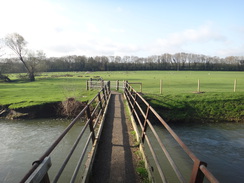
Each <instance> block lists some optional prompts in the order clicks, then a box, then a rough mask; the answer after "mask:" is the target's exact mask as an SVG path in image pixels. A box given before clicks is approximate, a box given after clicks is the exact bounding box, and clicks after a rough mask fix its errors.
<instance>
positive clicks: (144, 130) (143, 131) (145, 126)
mask: <svg viewBox="0 0 244 183" xmlns="http://www.w3.org/2000/svg"><path fill="white" fill-rule="evenodd" d="M149 109H150V106H149V105H148V106H147V112H146V116H145V120H144V124H143V129H142V137H141V140H142V143H144V139H145V133H146V131H147V126H148V124H147V119H148V115H149Z"/></svg>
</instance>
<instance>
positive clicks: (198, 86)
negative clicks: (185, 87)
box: [197, 79, 200, 93]
mask: <svg viewBox="0 0 244 183" xmlns="http://www.w3.org/2000/svg"><path fill="white" fill-rule="evenodd" d="M197 92H198V93H200V80H199V79H198V84H197Z"/></svg>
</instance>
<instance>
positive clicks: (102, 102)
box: [20, 81, 111, 183]
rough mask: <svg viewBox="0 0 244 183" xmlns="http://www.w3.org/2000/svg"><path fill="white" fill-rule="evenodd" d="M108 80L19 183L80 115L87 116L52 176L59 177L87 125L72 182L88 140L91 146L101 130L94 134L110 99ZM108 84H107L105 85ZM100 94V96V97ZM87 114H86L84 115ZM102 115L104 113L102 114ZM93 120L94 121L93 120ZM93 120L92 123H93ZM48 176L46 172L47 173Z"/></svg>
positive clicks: (58, 141) (30, 171)
mask: <svg viewBox="0 0 244 183" xmlns="http://www.w3.org/2000/svg"><path fill="white" fill-rule="evenodd" d="M109 84H110V83H109V81H108V83H107V84H106V85H104V88H102V89H101V90H100V91H99V92H98V94H97V95H96V96H95V97H94V98H93V99H92V100H91V101H90V102H89V103H88V104H87V105H86V106H85V107H84V108H83V109H82V111H81V112H80V113H79V114H78V115H77V116H76V118H75V119H74V120H72V122H71V123H70V124H69V125H68V126H67V127H66V129H65V130H64V132H63V133H61V134H60V136H59V137H58V138H57V139H56V140H55V141H54V142H53V144H52V145H51V146H50V147H49V148H48V149H47V150H46V152H45V153H44V154H43V155H42V156H41V157H40V158H39V159H38V160H37V161H35V162H34V163H33V165H32V167H31V169H30V170H29V171H28V172H27V173H26V175H25V176H24V177H23V178H22V180H21V181H20V183H24V182H26V180H27V179H28V178H29V177H30V176H32V174H33V172H34V171H35V170H36V169H37V168H38V167H39V165H40V164H41V163H42V162H43V160H44V159H45V158H46V157H48V156H49V155H50V154H51V153H52V152H53V150H54V149H55V148H56V147H57V145H58V144H59V143H60V142H61V141H62V139H63V138H64V137H65V136H66V134H68V133H69V131H70V130H71V129H72V127H73V126H74V125H75V124H76V123H77V122H78V121H79V120H80V118H81V117H85V116H86V117H87V121H86V123H85V125H84V126H83V128H82V130H81V132H80V133H79V135H78V137H77V138H76V140H75V142H74V144H73V146H72V147H71V149H70V152H69V153H68V154H67V156H66V158H65V160H64V162H63V164H62V166H61V167H60V169H59V170H58V172H57V174H56V176H55V177H54V181H53V182H57V181H58V179H59V177H60V176H61V174H62V172H63V170H64V168H65V167H66V165H67V163H68V161H69V159H70V158H71V156H72V154H73V152H74V150H75V149H76V147H77V145H78V144H79V142H80V139H81V138H82V137H83V134H84V132H85V131H86V130H87V127H88V126H89V129H90V135H89V136H88V138H87V142H86V144H85V146H84V148H83V151H82V153H81V155H80V159H79V161H78V163H77V165H76V168H75V171H74V174H73V176H72V179H71V182H74V181H75V179H76V176H77V173H78V171H79V169H80V165H81V163H82V162H83V159H84V156H85V153H86V151H87V149H88V145H89V142H90V140H92V143H93V146H94V142H97V140H96V139H95V138H97V137H98V136H99V134H98V133H100V132H101V130H100V129H99V130H98V133H97V134H96V131H95V129H96V128H98V126H97V124H98V121H99V120H100V118H101V115H102V114H103V112H104V111H105V110H104V109H105V108H107V106H108V103H109V99H110V95H111V91H110V87H109ZM107 85H108V86H107ZM101 94H102V97H101ZM96 99H98V102H96V101H95V100H96ZM93 102H96V106H95V107H94V108H93V109H92V110H91V109H90V106H91V105H92V103H93ZM96 111H98V112H97V113H98V115H96ZM86 114H87V115H86ZM103 115H104V114H103ZM94 121H95V122H94ZM93 122H94V125H93ZM47 176H48V173H47Z"/></svg>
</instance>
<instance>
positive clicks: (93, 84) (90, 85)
mask: <svg viewBox="0 0 244 183" xmlns="http://www.w3.org/2000/svg"><path fill="white" fill-rule="evenodd" d="M107 83H108V81H104V80H102V79H92V78H90V80H87V82H86V89H87V90H90V89H100V88H103V87H104V85H106V84H107ZM109 83H110V84H109V87H110V88H111V89H115V90H117V91H118V90H120V89H124V88H125V83H126V81H119V80H116V81H109ZM129 84H130V85H132V84H133V85H134V84H136V85H140V92H142V83H139V82H137V83H129Z"/></svg>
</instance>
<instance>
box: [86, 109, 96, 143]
mask: <svg viewBox="0 0 244 183" xmlns="http://www.w3.org/2000/svg"><path fill="white" fill-rule="evenodd" d="M86 112H87V117H88V119H89V127H90V131H91V132H92V143H94V141H95V134H94V129H93V125H92V117H91V111H90V108H89V107H87V110H86Z"/></svg>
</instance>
